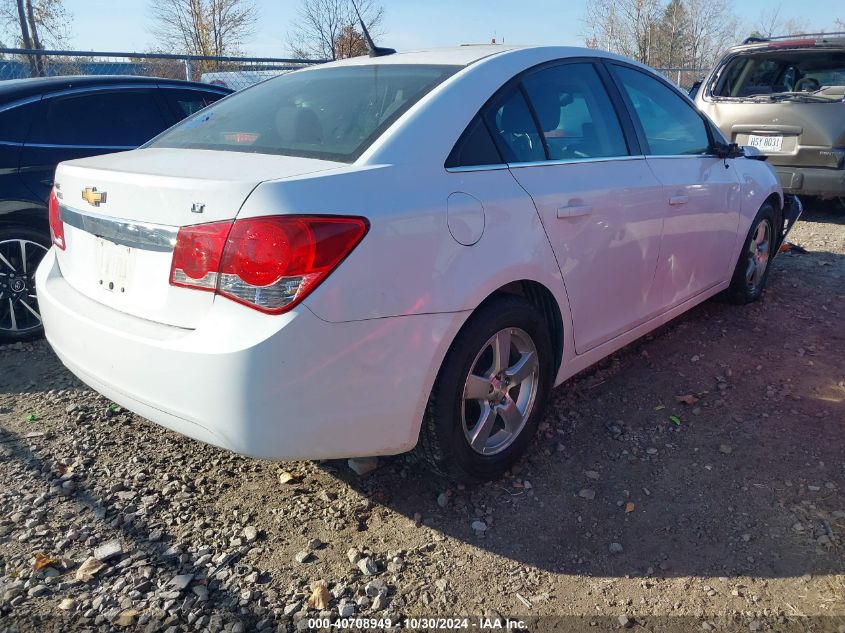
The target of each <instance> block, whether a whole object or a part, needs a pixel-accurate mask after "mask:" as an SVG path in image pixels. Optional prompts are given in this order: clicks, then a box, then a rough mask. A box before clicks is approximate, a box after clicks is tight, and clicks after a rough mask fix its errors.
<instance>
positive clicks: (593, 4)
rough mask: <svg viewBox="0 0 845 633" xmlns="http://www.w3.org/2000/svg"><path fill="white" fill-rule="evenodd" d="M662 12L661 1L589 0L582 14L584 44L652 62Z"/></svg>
mask: <svg viewBox="0 0 845 633" xmlns="http://www.w3.org/2000/svg"><path fill="white" fill-rule="evenodd" d="M661 11H662V7H661V5H660V0H590V1H589V2H588V3H587V9H586V14H585V16H584V24H585V27H586V33H585V36H586V40H587V43H588V45H591V46H592V47H594V48H601V49H604V50H609V51H613V52H616V53H620V54H622V55H626V56H628V57H633V58H634V59H636V60H638V61H641V62H643V63H646V64H650V63H653V59H652V58H653V57H654V56H655V54H656V45H657V31H658V25H659V23H660V17H661Z"/></svg>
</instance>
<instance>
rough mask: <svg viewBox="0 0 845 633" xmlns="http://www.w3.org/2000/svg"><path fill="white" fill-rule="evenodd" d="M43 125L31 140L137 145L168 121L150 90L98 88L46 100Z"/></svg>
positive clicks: (61, 143)
mask: <svg viewBox="0 0 845 633" xmlns="http://www.w3.org/2000/svg"><path fill="white" fill-rule="evenodd" d="M42 103H43V104H44V107H45V113H44V117H43V119H42V120H43V125H36V126H33V128H32V132H31V134H30V138H29V142H31V143H49V144H55V145H72V146H94V147H137V146H138V145H141V144H142V143H146V142H147V141H149V140H150V139H151V138H152V137H154V136H155V135H156V134H158V133H159V132H161V131H162V130H163V129H164V128H165V127H166V125H167V122H166V121H165V120H164V117H163V116H162V114H161V111H160V110H159V107H158V104H157V103H156V100H155V98H154V96H153V95H152V93H151V92H150V91H149V90H115V91H111V92H109V91H102V92H101V91H95V92H85V93H81V94H75V95H68V96H63V97H53V98H49V99H45V100H44V101H43V102H42Z"/></svg>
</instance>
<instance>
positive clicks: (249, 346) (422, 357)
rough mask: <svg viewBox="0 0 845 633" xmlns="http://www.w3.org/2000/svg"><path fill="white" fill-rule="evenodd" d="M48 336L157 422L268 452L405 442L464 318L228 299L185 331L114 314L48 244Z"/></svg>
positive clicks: (305, 454)
mask: <svg viewBox="0 0 845 633" xmlns="http://www.w3.org/2000/svg"><path fill="white" fill-rule="evenodd" d="M36 281H37V284H38V296H39V305H40V307H41V315H42V319H43V321H44V326H45V330H46V336H47V340H48V341H49V343H50V345H51V346H52V347H53V349H54V350H55V351H56V354H57V355H58V356H59V358H60V359H61V361H62V362H63V363H64V364H65V365H66V366H67V367H68V369H70V370H71V371H72V372H73V373H74V374H76V375H77V376H78V377H79V378H80V379H81V380H82V381H84V382H85V383H87V384H88V385H90V386H91V387H92V388H94V389H95V390H96V391H99V392H100V393H102V394H103V395H105V396H106V397H108V398H109V399H111V400H113V401H114V402H117V403H118V404H120V405H121V406H123V407H125V408H127V409H129V410H130V411H133V412H135V413H137V414H139V415H141V416H143V417H145V418H147V419H149V420H152V421H153V422H156V423H157V424H160V425H162V426H164V427H167V428H169V429H171V430H174V431H176V432H178V433H182V434H184V435H187V436H190V437H192V438H195V439H198V440H201V441H204V442H207V443H209V444H213V445H216V446H219V447H222V448H226V449H229V450H232V451H235V452H238V453H242V454H245V455H249V456H252V457H260V458H274V459H324V458H337V457H355V456H364V455H385V454H395V453H400V452H403V451H406V450H409V449H410V448H412V447H413V446H414V445H415V444H416V441H417V436H418V433H419V426H420V421H421V420H422V415H423V410H424V407H425V404H426V401H427V399H428V392H429V389H430V388H431V385H432V384H433V381H434V376H435V375H436V372H437V370H438V368H439V365H440V362H441V361H442V357H443V355H445V349H446V346H447V344H448V341H450V340H451V336H452V335H453V334H454V331H456V330H457V328H458V327H459V326H460V322H462V320H463V317H462V316H461V315H457V314H437V315H420V316H408V317H395V318H386V319H374V320H369V321H355V322H348V323H327V322H325V321H322V320H321V319H319V318H318V317H316V316H315V315H314V314H313V313H311V312H310V311H309V310H308V309H307V308H305V307H303V306H300V308H298V309H297V310H294V311H292V312H290V313H288V314H285V315H281V316H269V315H264V314H261V313H259V312H256V311H254V310H250V309H249V308H245V307H243V306H240V305H237V304H235V303H233V302H230V301H227V300H225V299H219V298H218V299H215V302H214V305H213V307H212V309H211V310H210V311H209V313H208V314H207V316H206V317H205V318H204V319H203V321H202V323H201V325H200V326H199V327H197V328H196V329H195V330H186V329H182V328H176V327H171V326H167V325H161V324H158V323H153V322H150V321H145V320H142V319H138V318H136V317H133V316H130V315H127V314H124V313H121V312H118V311H116V310H113V309H111V308H108V307H106V306H104V305H102V304H100V303H97V302H95V301H93V300H91V299H89V298H88V297H86V296H84V295H82V294H81V293H79V292H77V291H76V290H75V289H74V288H73V287H72V286H70V285H69V284H68V282H67V281H66V280H65V279H64V278H63V277H62V274H61V271H60V269H59V266H58V264H57V262H56V258H55V255H54V252H53V251H52V250H51V251H50V252H49V253H48V254H47V256H46V257H45V258H44V260H43V262H42V264H41V266H40V267H39V269H38V273H37V280H36Z"/></svg>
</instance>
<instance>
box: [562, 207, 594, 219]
mask: <svg viewBox="0 0 845 633" xmlns="http://www.w3.org/2000/svg"><path fill="white" fill-rule="evenodd" d="M592 212H593V205H591V204H568V205H566V206H565V207H560V208H559V209H558V210H557V217H558V218H577V217H580V216H582V215H590V214H591V213H592Z"/></svg>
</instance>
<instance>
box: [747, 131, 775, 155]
mask: <svg viewBox="0 0 845 633" xmlns="http://www.w3.org/2000/svg"><path fill="white" fill-rule="evenodd" d="M748 144H749V145H750V146H751V147H756V148H757V149H759V150H760V151H763V152H779V151H780V148H781V146H782V145H783V137H782V136H769V135H766V136H759V135H757V134H751V135H750V136H749V137H748Z"/></svg>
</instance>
